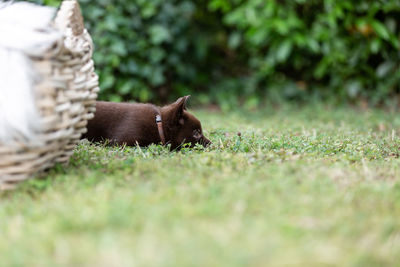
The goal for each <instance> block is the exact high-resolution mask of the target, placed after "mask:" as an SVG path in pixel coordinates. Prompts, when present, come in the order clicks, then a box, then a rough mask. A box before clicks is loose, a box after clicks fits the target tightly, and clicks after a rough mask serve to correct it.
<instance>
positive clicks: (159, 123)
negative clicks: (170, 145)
mask: <svg viewBox="0 0 400 267" xmlns="http://www.w3.org/2000/svg"><path fill="white" fill-rule="evenodd" d="M156 124H157V129H158V134H159V135H160V139H161V143H162V144H163V145H165V135H164V130H163V125H162V118H161V114H157V115H156Z"/></svg>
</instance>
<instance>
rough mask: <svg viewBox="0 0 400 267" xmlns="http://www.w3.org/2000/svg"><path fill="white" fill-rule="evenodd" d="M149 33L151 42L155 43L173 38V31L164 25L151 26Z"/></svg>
mask: <svg viewBox="0 0 400 267" xmlns="http://www.w3.org/2000/svg"><path fill="white" fill-rule="evenodd" d="M149 33H150V39H151V42H152V43H153V44H155V45H159V44H161V43H163V42H167V41H170V40H171V33H170V32H169V30H168V29H167V28H165V27H164V26H163V25H153V26H151V28H150V30H149Z"/></svg>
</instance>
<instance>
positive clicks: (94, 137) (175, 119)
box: [83, 97, 210, 149]
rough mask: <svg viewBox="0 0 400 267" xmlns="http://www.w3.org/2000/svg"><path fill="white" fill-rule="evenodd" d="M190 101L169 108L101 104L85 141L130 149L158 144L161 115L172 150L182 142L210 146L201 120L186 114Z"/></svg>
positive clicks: (182, 99)
mask: <svg viewBox="0 0 400 267" xmlns="http://www.w3.org/2000/svg"><path fill="white" fill-rule="evenodd" d="M187 99H188V97H181V98H180V99H178V100H177V101H176V102H175V103H173V104H170V105H168V106H165V107H157V106H155V105H152V104H131V103H113V102H102V101H98V102H96V113H95V116H94V118H93V119H92V120H90V121H89V123H88V127H87V128H88V131H87V133H86V134H85V135H84V136H83V138H87V139H88V140H89V141H94V142H102V141H105V140H109V141H110V143H111V144H116V145H128V146H134V145H136V144H139V145H140V146H148V145H150V144H158V143H160V142H161V137H160V134H159V131H158V128H157V124H156V121H155V118H156V115H161V118H162V128H163V132H164V135H165V139H166V143H168V144H171V148H172V149H175V148H177V147H179V146H180V145H181V144H182V143H191V144H192V145H195V144H196V143H200V144H203V145H208V144H209V143H210V141H209V140H208V139H207V138H205V137H204V135H203V132H202V128H201V123H200V121H199V120H197V119H196V118H195V117H194V116H193V115H192V114H190V113H189V112H187V111H186V101H187Z"/></svg>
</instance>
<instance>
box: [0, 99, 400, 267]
mask: <svg viewBox="0 0 400 267" xmlns="http://www.w3.org/2000/svg"><path fill="white" fill-rule="evenodd" d="M194 113H195V114H196V115H197V116H198V117H199V118H200V119H201V121H202V122H203V127H204V128H205V130H206V132H207V133H208V135H209V136H210V138H211V140H212V141H213V146H212V147H211V148H207V149H201V148H196V149H192V150H191V149H183V150H182V151H181V152H172V153H171V152H169V151H168V150H167V149H165V148H163V147H160V146H151V147H149V148H115V147H114V148H110V147H104V146H101V145H91V144H88V143H86V142H83V143H81V144H80V145H79V146H78V147H77V149H76V151H75V154H74V156H73V157H72V159H71V164H70V165H69V166H68V167H63V166H57V167H56V168H55V169H54V170H52V171H51V172H50V173H49V174H48V175H47V176H46V177H45V178H44V179H35V180H31V181H28V182H25V183H23V184H22V185H21V186H19V188H18V189H17V190H15V191H12V192H2V193H0V236H1V241H0V257H1V261H0V265H1V266H3V265H4V266H55V265H57V266H243V265H252V266H282V265H295V266H329V265H332V266H399V263H400V219H399V218H400V182H399V177H400V176H399V175H400V164H399V163H400V160H399V152H400V150H399V148H400V138H399V135H400V131H399V130H400V114H396V113H386V112H383V111H379V110H370V111H366V112H360V111H357V110H353V109H350V108H339V109H335V108H332V107H331V108H324V107H303V108H299V109H297V108H294V107H289V108H281V109H279V110H272V109H268V110H264V111H258V112H252V113H251V112H244V111H243V112H234V113H226V114H223V113H213V112H210V111H202V110H197V111H195V112H194ZM238 131H240V132H241V136H238V135H237V132H238Z"/></svg>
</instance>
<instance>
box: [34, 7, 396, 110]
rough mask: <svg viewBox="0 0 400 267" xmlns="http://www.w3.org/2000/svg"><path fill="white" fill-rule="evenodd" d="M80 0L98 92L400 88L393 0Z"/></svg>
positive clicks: (276, 93) (213, 97) (359, 92)
mask: <svg viewBox="0 0 400 267" xmlns="http://www.w3.org/2000/svg"><path fill="white" fill-rule="evenodd" d="M36 1H37V2H45V3H46V4H53V5H58V4H59V2H60V1H59V0H36ZM80 3H81V6H82V10H83V13H84V17H85V21H86V23H87V26H88V28H89V30H90V32H91V34H92V37H93V40H94V42H95V46H96V50H95V54H94V60H95V62H96V67H97V71H98V72H99V74H100V83H101V93H100V97H101V98H103V99H109V100H114V101H120V100H130V99H135V100H139V101H149V100H150V101H156V102H166V101H167V100H172V99H174V98H175V97H178V96H180V95H184V94H190V93H194V94H197V95H198V96H199V97H197V99H199V100H200V102H203V103H208V102H218V103H219V104H221V105H222V106H223V107H227V108H229V107H230V106H232V105H237V104H240V103H243V104H245V105H247V106H248V107H254V106H256V105H258V104H259V101H260V99H261V100H262V99H265V98H267V97H268V98H269V99H272V100H280V99H294V100H303V99H306V98H310V97H317V98H318V99H320V98H327V97H335V98H336V99H339V100H350V101H359V100H362V101H364V100H365V101H370V103H372V104H379V103H385V102H390V101H391V100H392V99H394V96H397V95H398V94H399V93H400V87H399V79H400V69H399V62H400V53H399V36H400V29H399V25H400V1H399V0H380V1H368V0H360V1H356V0H351V1H334V0H319V1H318V0H309V1H306V0H293V1H288V0H282V1H278V0H268V1H265V0H207V1H201V0H186V1H178V0H152V1H147V0H124V1H122V0H119V1H116V0H99V1H96V2H93V1H89V0H80Z"/></svg>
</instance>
